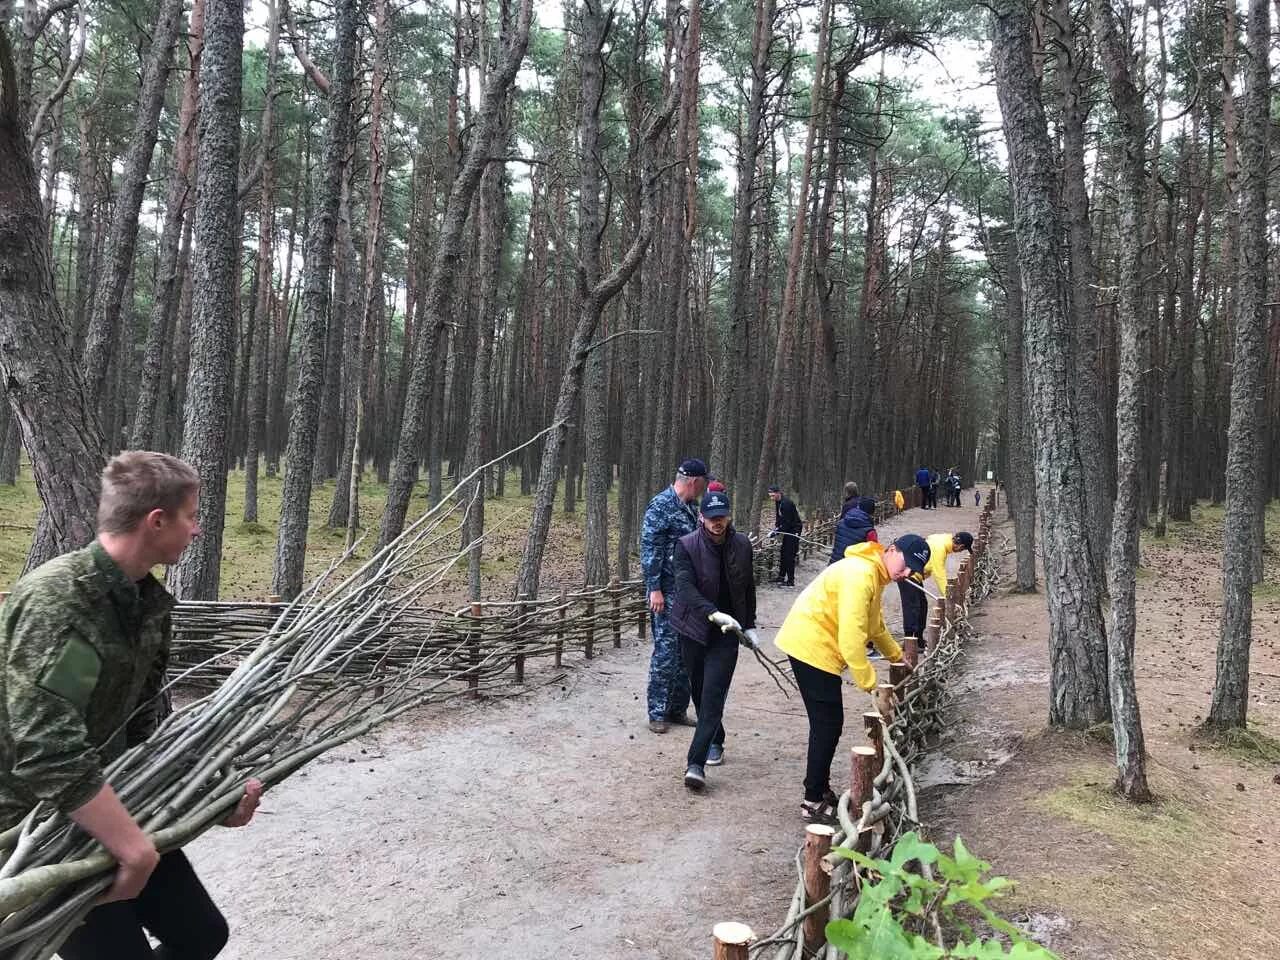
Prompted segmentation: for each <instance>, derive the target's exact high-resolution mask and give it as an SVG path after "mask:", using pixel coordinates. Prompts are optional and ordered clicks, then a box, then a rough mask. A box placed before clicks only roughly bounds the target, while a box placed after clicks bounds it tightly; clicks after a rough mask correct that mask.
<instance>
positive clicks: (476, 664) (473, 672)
mask: <svg viewBox="0 0 1280 960" xmlns="http://www.w3.org/2000/svg"><path fill="white" fill-rule="evenodd" d="M483 614H484V607H482V606H481V605H480V604H478V603H473V604H472V605H471V618H472V619H473V620H474V621H475V629H474V630H473V631H472V632H471V636H470V637H469V638H468V640H467V651H468V654H469V656H468V659H469V660H470V662H471V669H470V671H468V673H467V686H468V687H470V688H471V696H473V697H477V696H479V695H480V618H481V616H482V615H483Z"/></svg>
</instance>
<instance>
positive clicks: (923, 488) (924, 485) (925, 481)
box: [916, 467, 930, 510]
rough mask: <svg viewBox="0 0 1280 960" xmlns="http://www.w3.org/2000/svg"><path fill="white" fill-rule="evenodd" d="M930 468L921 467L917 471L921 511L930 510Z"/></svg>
mask: <svg viewBox="0 0 1280 960" xmlns="http://www.w3.org/2000/svg"><path fill="white" fill-rule="evenodd" d="M929 478H930V473H929V468H928V467H921V468H920V469H919V470H917V471H916V486H917V487H919V488H920V509H922V510H928V509H929Z"/></svg>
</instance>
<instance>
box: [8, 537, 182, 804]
mask: <svg viewBox="0 0 1280 960" xmlns="http://www.w3.org/2000/svg"><path fill="white" fill-rule="evenodd" d="M173 604H174V599H173V597H172V596H170V595H169V593H168V592H167V591H166V590H165V589H164V587H163V586H161V585H160V582H159V581H158V580H156V578H155V577H153V576H151V575H150V574H148V575H147V576H146V578H145V579H143V580H140V581H138V582H137V583H135V582H134V581H132V580H130V579H129V578H128V577H127V576H126V575H125V574H124V572H123V571H122V570H121V569H120V567H119V566H117V565H116V562H115V561H114V560H112V559H111V557H110V556H109V555H108V554H107V552H106V550H104V549H103V547H102V545H101V544H99V543H98V541H96V540H95V541H94V542H93V543H91V544H89V546H87V547H85V548H83V549H81V550H75V551H73V552H71V553H68V554H64V555H63V556H61V557H57V558H55V559H53V560H50V561H49V562H48V563H46V564H44V565H42V566H40V567H39V568H37V569H36V570H33V571H32V572H31V573H30V574H28V575H27V576H25V577H23V578H22V579H21V580H20V581H18V583H17V585H16V586H15V587H14V589H13V593H12V594H11V595H10V596H9V599H8V601H6V603H5V605H4V607H3V608H2V609H0V618H2V620H3V630H2V631H0V658H3V667H4V669H3V671H0V829H4V828H7V827H9V826H11V825H13V824H15V823H17V822H18V821H19V820H20V819H21V818H22V817H23V816H25V815H26V813H27V812H28V811H29V810H31V808H32V807H34V806H35V805H36V804H37V803H38V802H39V801H41V800H47V801H49V802H50V803H52V804H54V805H55V806H56V807H57V808H58V809H59V810H61V811H63V812H66V811H69V810H74V809H76V808H77V807H79V806H81V805H83V804H84V803H85V802H87V801H88V800H90V799H92V797H93V795H94V794H95V793H97V792H98V790H99V789H100V788H101V787H102V784H103V773H102V771H103V768H104V767H105V766H106V765H107V764H109V763H111V761H112V760H114V759H115V758H116V757H118V756H119V755H120V754H121V753H123V752H124V751H125V749H126V748H127V747H129V746H132V745H133V744H135V743H139V742H141V741H142V740H145V739H146V738H147V736H148V735H149V734H150V733H151V732H152V730H154V729H155V727H156V725H157V724H158V723H159V721H160V720H161V719H163V717H164V715H165V713H167V712H168V706H169V705H168V698H167V696H165V695H162V694H161V693H160V690H161V687H162V686H163V684H164V674H165V668H166V666H167V665H168V658H169V640H170V636H171V626H170V618H169V611H170V610H171V609H172V608H173Z"/></svg>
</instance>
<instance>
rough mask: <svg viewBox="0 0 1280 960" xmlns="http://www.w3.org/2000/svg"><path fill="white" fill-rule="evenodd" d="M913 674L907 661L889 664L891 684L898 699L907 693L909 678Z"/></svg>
mask: <svg viewBox="0 0 1280 960" xmlns="http://www.w3.org/2000/svg"><path fill="white" fill-rule="evenodd" d="M909 676H911V668H910V667H909V666H907V665H906V664H905V663H891V664H889V685H890V686H892V687H893V688H894V691H895V694H896V696H897V698H898V700H902V698H903V697H905V696H906V695H907V682H906V681H907V678H908V677H909Z"/></svg>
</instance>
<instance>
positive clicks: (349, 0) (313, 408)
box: [271, 0, 358, 599]
mask: <svg viewBox="0 0 1280 960" xmlns="http://www.w3.org/2000/svg"><path fill="white" fill-rule="evenodd" d="M357 16H358V11H357V8H356V3H355V0H339V2H338V4H337V24H336V27H335V31H336V32H335V43H334V55H333V74H332V78H331V87H330V92H329V124H328V127H327V128H326V130H325V139H324V178H323V181H322V182H321V186H320V197H319V203H318V204H317V207H318V209H317V210H316V211H315V214H314V218H313V219H312V221H311V226H310V228H309V230H308V234H307V252H306V265H305V267H304V268H303V269H304V276H303V281H302V282H303V290H302V300H303V321H302V327H303V329H302V343H301V345H300V347H299V351H298V380H297V385H296V386H295V388H294V394H293V415H292V417H291V418H290V421H289V445H288V448H287V450H286V453H285V473H284V489H283V492H282V494H281V500H280V526H279V529H278V531H277V535H276V558H275V566H274V569H273V571H272V575H271V592H272V593H275V594H278V595H279V596H281V597H285V598H288V599H292V598H293V597H296V596H297V595H298V593H299V591H301V590H302V577H303V570H304V567H305V563H306V555H307V530H308V528H309V526H310V520H311V470H312V467H313V461H314V459H315V452H316V430H317V428H318V426H319V419H320V396H321V390H322V388H323V386H324V384H323V376H324V351H325V334H326V333H327V326H328V322H329V273H330V269H331V267H332V264H333V238H334V223H335V221H336V220H337V217H338V200H339V192H340V191H341V189H342V168H343V162H344V160H345V159H346V153H347V144H348V142H349V141H350V139H351V134H350V130H351V96H352V90H353V88H354V86H355V60H356V20H357Z"/></svg>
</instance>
